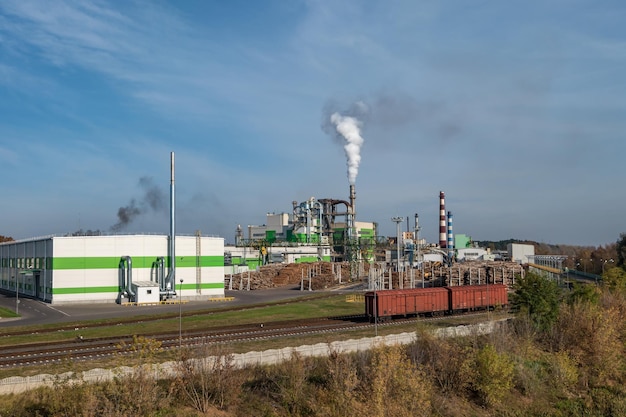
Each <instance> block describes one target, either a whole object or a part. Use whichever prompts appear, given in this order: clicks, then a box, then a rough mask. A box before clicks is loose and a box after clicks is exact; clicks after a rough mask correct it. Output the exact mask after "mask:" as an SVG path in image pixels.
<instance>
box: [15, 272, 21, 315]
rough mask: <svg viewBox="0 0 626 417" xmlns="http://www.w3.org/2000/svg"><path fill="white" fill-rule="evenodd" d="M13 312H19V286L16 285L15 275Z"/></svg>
mask: <svg viewBox="0 0 626 417" xmlns="http://www.w3.org/2000/svg"><path fill="white" fill-rule="evenodd" d="M15 314H18V315H19V314H20V288H19V287H18V286H17V277H15Z"/></svg>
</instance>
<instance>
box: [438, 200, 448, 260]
mask: <svg viewBox="0 0 626 417" xmlns="http://www.w3.org/2000/svg"><path fill="white" fill-rule="evenodd" d="M446 242H447V233H446V196H445V194H444V193H443V191H439V247H440V248H441V249H444V248H446V247H447V243H446Z"/></svg>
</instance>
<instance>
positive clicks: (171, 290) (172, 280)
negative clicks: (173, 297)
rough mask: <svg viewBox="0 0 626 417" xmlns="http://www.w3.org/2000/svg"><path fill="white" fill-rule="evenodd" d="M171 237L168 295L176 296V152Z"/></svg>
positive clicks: (172, 175) (171, 201)
mask: <svg viewBox="0 0 626 417" xmlns="http://www.w3.org/2000/svg"><path fill="white" fill-rule="evenodd" d="M170 173H171V174H170V236H169V248H168V254H167V256H168V257H169V259H170V270H169V273H168V274H167V280H166V281H167V294H168V295H170V294H176V192H175V188H174V152H171V153H170Z"/></svg>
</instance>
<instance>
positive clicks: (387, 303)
mask: <svg viewBox="0 0 626 417" xmlns="http://www.w3.org/2000/svg"><path fill="white" fill-rule="evenodd" d="M448 294H449V291H448V290H447V289H446V288H443V287H436V288H409V289H404V290H400V289H398V290H382V291H369V292H367V293H365V314H366V316H367V317H368V319H369V320H370V322H372V321H374V319H375V318H376V317H378V319H379V320H380V319H383V320H386V319H391V318H394V317H406V316H410V315H437V314H443V313H446V312H447V311H448V310H449V302H450V301H449V295H448Z"/></svg>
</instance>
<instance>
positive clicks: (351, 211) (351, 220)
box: [347, 184, 356, 237]
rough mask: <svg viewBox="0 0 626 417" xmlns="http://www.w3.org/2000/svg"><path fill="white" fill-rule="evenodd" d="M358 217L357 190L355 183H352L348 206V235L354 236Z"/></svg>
mask: <svg viewBox="0 0 626 417" xmlns="http://www.w3.org/2000/svg"><path fill="white" fill-rule="evenodd" d="M355 219H356V191H354V184H350V207H349V208H348V225H347V226H348V237H353V236H354V234H355V233H354V232H355V231H354V222H355Z"/></svg>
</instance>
